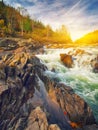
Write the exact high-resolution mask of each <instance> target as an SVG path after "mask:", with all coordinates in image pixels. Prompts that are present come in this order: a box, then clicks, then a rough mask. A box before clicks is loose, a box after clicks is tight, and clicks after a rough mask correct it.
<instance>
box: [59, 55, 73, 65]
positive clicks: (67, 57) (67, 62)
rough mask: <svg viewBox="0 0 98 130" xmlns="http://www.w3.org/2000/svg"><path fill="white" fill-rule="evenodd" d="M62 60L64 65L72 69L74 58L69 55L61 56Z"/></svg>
mask: <svg viewBox="0 0 98 130" xmlns="http://www.w3.org/2000/svg"><path fill="white" fill-rule="evenodd" d="M60 59H61V61H62V62H63V63H64V65H65V66H66V67H68V68H71V67H72V65H73V60H72V56H71V55H68V54H60Z"/></svg>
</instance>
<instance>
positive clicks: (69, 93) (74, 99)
mask: <svg viewBox="0 0 98 130" xmlns="http://www.w3.org/2000/svg"><path fill="white" fill-rule="evenodd" d="M43 80H44V78H43ZM45 83H46V86H47V84H48V88H47V90H48V92H49V96H50V98H51V99H52V100H53V101H54V102H56V103H58V104H59V106H60V107H61V108H62V110H63V112H64V113H65V112H66V115H67V117H68V119H69V120H70V121H72V122H76V123H80V124H81V125H87V124H94V123H95V119H94V116H93V112H92V110H91V109H90V107H89V106H88V105H87V103H86V102H85V101H84V100H83V99H82V98H80V97H79V96H78V95H77V94H75V93H74V92H73V90H72V89H71V88H70V87H68V86H66V85H65V84H61V83H53V82H52V81H50V80H49V79H48V77H45Z"/></svg>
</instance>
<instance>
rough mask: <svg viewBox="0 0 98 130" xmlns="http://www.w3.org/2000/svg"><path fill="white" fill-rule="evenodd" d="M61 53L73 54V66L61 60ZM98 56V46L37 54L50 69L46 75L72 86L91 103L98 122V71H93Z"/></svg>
mask: <svg viewBox="0 0 98 130" xmlns="http://www.w3.org/2000/svg"><path fill="white" fill-rule="evenodd" d="M61 53H67V54H71V55H72V57H73V61H74V65H73V68H67V67H65V66H64V64H63V63H62V62H61V61H60V54H61ZM97 56H98V47H96V48H93V47H85V48H67V49H45V53H44V54H42V55H37V57H39V58H40V59H41V60H42V61H43V63H44V64H46V66H47V67H48V69H49V71H46V75H48V76H49V77H50V78H52V79H54V80H56V81H58V82H63V83H65V84H66V85H69V86H71V87H72V88H73V89H74V91H75V93H77V94H78V95H80V96H81V97H82V98H83V99H84V100H85V101H86V102H87V103H88V104H89V105H90V107H91V108H92V110H93V113H94V115H95V118H96V121H97V122H98V73H95V72H93V68H92V65H91V61H92V60H93V61H94V60H95V61H96V57H97ZM97 60H98V59H97ZM52 69H55V71H51V70H52Z"/></svg>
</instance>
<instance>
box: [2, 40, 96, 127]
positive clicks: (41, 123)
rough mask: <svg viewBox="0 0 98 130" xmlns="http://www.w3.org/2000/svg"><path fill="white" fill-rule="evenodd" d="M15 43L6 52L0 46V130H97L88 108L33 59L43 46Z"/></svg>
mask: <svg viewBox="0 0 98 130" xmlns="http://www.w3.org/2000/svg"><path fill="white" fill-rule="evenodd" d="M3 42H4V40H3ZM9 42H10V41H8V43H9ZM11 42H12V41H11ZM15 42H16V43H15V47H13V48H12V45H11V44H9V47H10V46H11V48H10V49H9V48H7V49H5V48H6V46H7V45H5V46H3V47H2V46H1V53H0V130H32V129H34V130H72V129H75V130H97V129H98V126H97V125H96V122H95V119H94V116H93V113H92V110H91V109H90V107H89V106H88V104H87V103H86V102H85V101H84V100H83V99H81V98H80V97H79V96H78V95H77V94H75V93H74V91H73V89H72V88H71V87H69V86H66V85H65V84H63V83H59V82H56V81H54V80H53V79H50V78H49V77H48V76H47V75H46V73H45V71H47V70H48V69H47V67H46V66H45V65H44V64H43V63H42V61H41V60H40V59H38V58H37V57H36V56H35V54H36V53H43V51H44V50H43V46H40V44H39V47H38V44H37V46H36V45H35V46H34V45H33V44H34V43H33V42H32V41H29V42H30V43H32V44H29V45H28V43H27V41H25V40H24V43H25V44H26V45H24V43H23V45H22V43H20V44H19V41H17V40H16V41H15ZM20 42H21V41H20ZM22 42H23V41H22ZM1 43H2V41H0V45H1ZM4 43H5V42H4ZM16 44H17V46H16ZM2 45H4V44H2ZM21 45H22V46H21ZM31 45H32V47H31ZM13 46H14V44H13ZM31 48H32V49H31ZM35 48H36V49H35ZM35 52H36V53H35Z"/></svg>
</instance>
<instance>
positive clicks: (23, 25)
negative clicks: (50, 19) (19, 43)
mask: <svg viewBox="0 0 98 130" xmlns="http://www.w3.org/2000/svg"><path fill="white" fill-rule="evenodd" d="M6 36H7V37H8V36H14V37H16V36H18V37H20V36H22V37H24V38H33V39H36V40H38V41H42V42H45V43H47V42H48V43H49V42H52V43H59V42H60V43H69V42H72V40H71V37H70V34H69V33H68V31H67V29H66V27H65V25H62V26H61V27H60V28H59V29H58V30H57V31H53V30H52V28H51V27H50V25H47V26H45V25H44V24H43V23H42V22H41V21H37V20H35V19H31V18H30V16H29V14H28V13H27V10H26V9H25V8H24V7H21V8H18V9H15V8H13V7H10V6H8V5H5V4H4V3H3V2H0V37H6Z"/></svg>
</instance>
